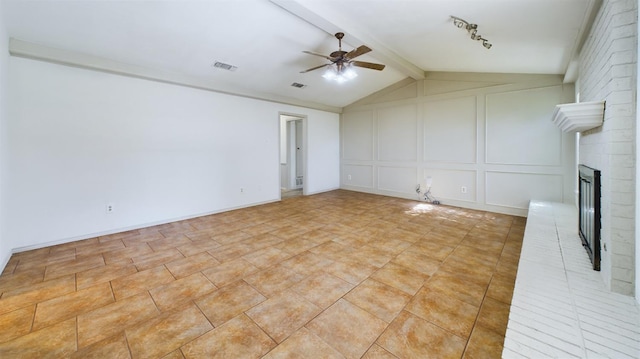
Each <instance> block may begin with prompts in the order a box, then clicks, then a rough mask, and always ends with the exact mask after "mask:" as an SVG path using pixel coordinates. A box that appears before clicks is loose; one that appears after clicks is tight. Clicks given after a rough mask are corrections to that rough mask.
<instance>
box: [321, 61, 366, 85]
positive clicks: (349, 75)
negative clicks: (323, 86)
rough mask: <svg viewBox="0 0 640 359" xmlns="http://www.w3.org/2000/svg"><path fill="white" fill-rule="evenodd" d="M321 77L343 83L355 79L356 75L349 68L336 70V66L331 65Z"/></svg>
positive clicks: (344, 67)
mask: <svg viewBox="0 0 640 359" xmlns="http://www.w3.org/2000/svg"><path fill="white" fill-rule="evenodd" d="M322 77H324V78H325V79H327V80H329V81H335V82H337V83H343V82H346V81H349V80H353V79H355V78H356V77H358V73H356V72H355V71H354V70H353V69H352V68H351V66H342V67H341V68H338V66H335V65H332V66H328V67H327V70H326V71H325V72H324V74H323V75H322Z"/></svg>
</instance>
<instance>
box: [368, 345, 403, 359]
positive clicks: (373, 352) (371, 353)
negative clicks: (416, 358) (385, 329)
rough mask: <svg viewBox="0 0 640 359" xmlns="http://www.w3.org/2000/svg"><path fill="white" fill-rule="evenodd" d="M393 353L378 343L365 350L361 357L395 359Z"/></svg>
mask: <svg viewBox="0 0 640 359" xmlns="http://www.w3.org/2000/svg"><path fill="white" fill-rule="evenodd" d="M397 358H398V357H396V356H395V355H393V354H391V353H389V352H388V351H386V350H385V349H384V348H383V347H381V346H379V345H378V344H374V345H372V346H371V348H369V350H367V352H366V353H365V355H364V356H363V357H362V359H397Z"/></svg>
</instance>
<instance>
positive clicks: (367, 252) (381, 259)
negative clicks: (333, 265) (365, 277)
mask: <svg viewBox="0 0 640 359" xmlns="http://www.w3.org/2000/svg"><path fill="white" fill-rule="evenodd" d="M393 257H394V254H393V253H389V252H387V251H385V250H382V249H380V248H376V247H373V246H371V245H365V246H362V247H360V248H358V249H357V250H356V251H355V253H354V254H352V255H351V258H353V259H355V260H358V261H361V262H362V263H366V264H369V265H372V266H374V267H377V268H380V267H383V266H384V265H385V264H387V263H388V262H389V261H390V260H391V259H392V258H393Z"/></svg>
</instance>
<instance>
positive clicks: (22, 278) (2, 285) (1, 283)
mask: <svg viewBox="0 0 640 359" xmlns="http://www.w3.org/2000/svg"><path fill="white" fill-rule="evenodd" d="M12 258H13V257H12ZM43 280H44V267H39V268H32V269H29V270H25V271H24V272H19V273H12V274H3V275H2V276H0V294H1V293H3V292H6V291H10V290H13V289H16V288H19V287H25V286H30V285H34V284H37V283H41V282H42V281H43Z"/></svg>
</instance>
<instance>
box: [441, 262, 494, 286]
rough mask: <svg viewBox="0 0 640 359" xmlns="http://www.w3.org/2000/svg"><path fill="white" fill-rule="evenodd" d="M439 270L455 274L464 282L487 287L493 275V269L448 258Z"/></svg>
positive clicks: (488, 266)
mask: <svg viewBox="0 0 640 359" xmlns="http://www.w3.org/2000/svg"><path fill="white" fill-rule="evenodd" d="M440 269H441V270H443V271H446V272H449V273H455V274H456V275H458V276H460V278H464V280H466V281H471V282H474V283H476V284H478V285H481V286H488V285H489V282H490V281H491V277H492V275H493V270H494V267H493V266H491V265H484V264H480V263H473V264H472V263H470V262H469V261H468V259H465V258H460V257H453V256H449V257H448V258H447V259H446V260H445V261H444V263H443V264H442V266H441V267H440Z"/></svg>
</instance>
